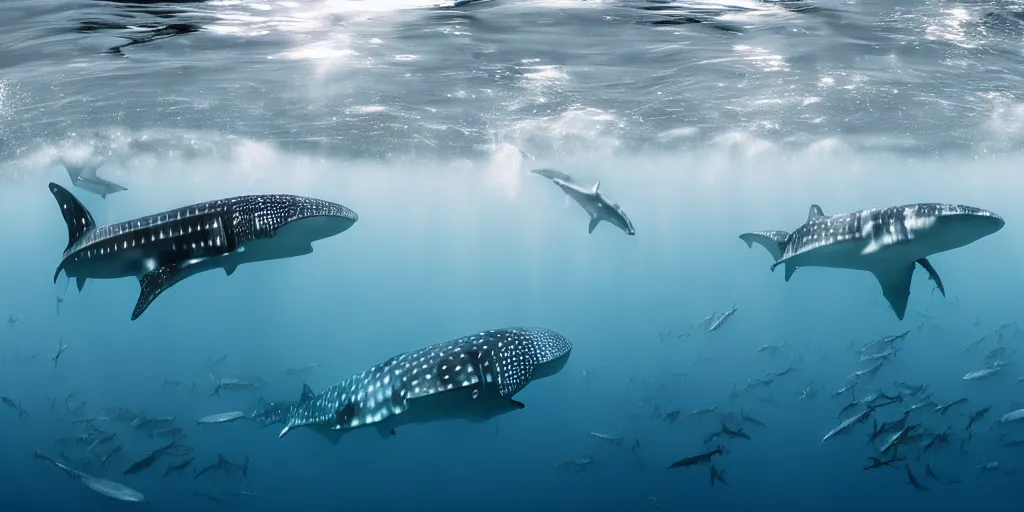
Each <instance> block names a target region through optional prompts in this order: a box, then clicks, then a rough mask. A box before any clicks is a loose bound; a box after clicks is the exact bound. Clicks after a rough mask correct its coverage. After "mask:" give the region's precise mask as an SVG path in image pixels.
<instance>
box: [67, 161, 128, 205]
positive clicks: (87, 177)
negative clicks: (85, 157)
mask: <svg viewBox="0 0 1024 512" xmlns="http://www.w3.org/2000/svg"><path fill="white" fill-rule="evenodd" d="M62 163H63V165H64V169H65V170H66V171H68V176H69V177H71V184H72V185H74V186H76V187H78V188H80V189H82V190H88V191H89V192H92V193H93V194H96V195H98V196H100V197H102V198H103V199H106V198H107V196H108V195H110V194H113V193H115V192H121V191H124V190H128V189H127V188H125V187H122V186H121V185H118V184H117V183H114V182H113V181H110V180H107V179H104V178H101V177H99V175H98V174H96V171H97V170H98V169H99V165H97V164H95V163H86V164H81V165H74V164H72V163H69V162H67V161H65V162H62Z"/></svg>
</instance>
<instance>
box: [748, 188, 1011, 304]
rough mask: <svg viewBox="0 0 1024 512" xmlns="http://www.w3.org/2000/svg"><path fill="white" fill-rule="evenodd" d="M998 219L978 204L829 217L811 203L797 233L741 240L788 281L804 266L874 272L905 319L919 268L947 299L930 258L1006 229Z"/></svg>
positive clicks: (923, 206)
mask: <svg viewBox="0 0 1024 512" xmlns="http://www.w3.org/2000/svg"><path fill="white" fill-rule="evenodd" d="M1004 224H1005V221H1003V219H1002V218H1001V217H999V216H998V215H996V214H994V213H992V212H990V211H988V210H982V209H980V208H975V207H973V206H964V205H954V204H943V203H917V204H907V205H902V206H890V207H886V208H872V209H867V210H861V211H859V212H853V213H842V214H838V215H832V216H826V215H825V214H824V212H823V211H822V209H821V207H820V206H818V205H811V208H810V211H809V212H808V214H807V222H805V223H804V224H803V225H802V226H800V227H798V228H796V230H795V231H793V232H792V233H787V232H785V231H757V232H752V233H744V234H742V235H740V239H741V240H743V241H744V242H746V244H747V247H753V244H755V243H756V244H758V245H760V246H762V247H764V248H765V249H767V250H768V252H769V253H770V254H771V255H772V257H773V258H774V259H775V263H774V264H773V265H772V267H771V268H772V270H773V271H774V270H775V267H777V266H779V265H784V266H785V271H786V281H789V279H790V278H791V277H793V272H795V271H796V269H797V268H800V267H828V268H845V269H851V270H865V271H868V272H871V273H872V274H874V276H875V278H876V279H878V283H879V284H880V285H881V287H882V294H883V295H884V296H885V299H886V300H887V301H888V302H889V305H890V306H891V307H892V310H893V312H894V313H896V317H897V318H898V319H900V320H903V317H904V315H905V314H906V312H907V301H908V300H909V298H910V281H911V277H912V276H913V273H914V267H915V265H921V267H923V268H924V269H925V270H926V271H927V272H928V275H929V277H931V279H932V280H933V281H935V284H936V286H937V287H938V289H939V291H941V292H942V294H943V295H945V294H946V290H945V287H944V286H943V284H942V280H941V279H939V275H938V273H936V272H935V268H934V267H933V266H932V265H931V263H930V262H929V261H928V260H927V257H928V256H931V255H933V254H938V253H940V252H945V251H949V250H952V249H956V248H959V247H963V246H965V245H968V244H970V243H973V242H975V241H977V240H979V239H981V238H984V237H986V236H988V235H991V234H993V233H995V232H996V231H999V230H1000V229H1002V227H1003V225H1004Z"/></svg>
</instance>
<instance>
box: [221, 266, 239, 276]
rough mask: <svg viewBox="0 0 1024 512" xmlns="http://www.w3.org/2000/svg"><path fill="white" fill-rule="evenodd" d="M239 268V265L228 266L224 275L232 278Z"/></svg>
mask: <svg viewBox="0 0 1024 512" xmlns="http://www.w3.org/2000/svg"><path fill="white" fill-rule="evenodd" d="M237 268H238V265H226V266H225V267H224V273H225V274H227V275H229V276H230V275H231V274H234V273H235V270H236V269H237Z"/></svg>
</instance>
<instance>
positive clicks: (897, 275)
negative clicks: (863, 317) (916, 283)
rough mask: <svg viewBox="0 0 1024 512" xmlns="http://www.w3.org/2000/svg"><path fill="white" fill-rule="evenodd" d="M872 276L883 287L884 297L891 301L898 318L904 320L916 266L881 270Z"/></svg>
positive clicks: (874, 272)
mask: <svg viewBox="0 0 1024 512" xmlns="http://www.w3.org/2000/svg"><path fill="white" fill-rule="evenodd" d="M872 274H874V275H875V278H876V279H878V284H879V285H881V286H882V295H884V296H885V300H887V301H889V305H890V306H892V310H893V312H894V313H896V318H898V319H900V320H903V317H904V315H906V314H907V301H908V300H910V280H911V278H913V276H914V264H913V263H911V264H910V265H907V266H900V267H897V268H892V267H889V268H884V269H879V270H876V271H873V272H872Z"/></svg>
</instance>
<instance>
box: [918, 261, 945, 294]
mask: <svg viewBox="0 0 1024 512" xmlns="http://www.w3.org/2000/svg"><path fill="white" fill-rule="evenodd" d="M917 264H918V265H921V268H923V269H924V270H925V271H926V272H928V279H931V280H932V281H933V282H934V283H935V287H936V288H938V289H939V293H941V294H942V296H943V297H945V296H946V287H945V286H942V279H940V278H939V273H938V272H936V271H935V267H933V266H932V264H931V262H930V261H928V258H921V259H919V260H917ZM932 293H935V292H934V291H933V292H932Z"/></svg>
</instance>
